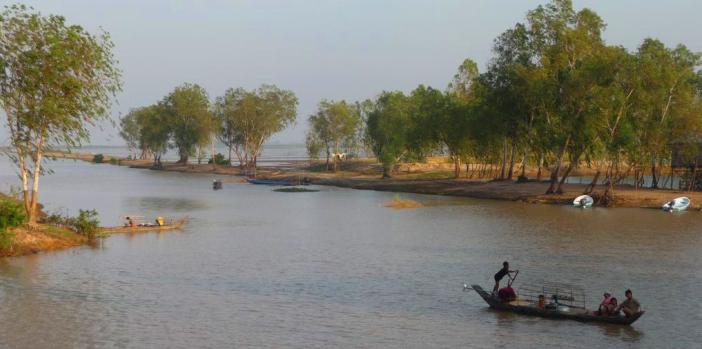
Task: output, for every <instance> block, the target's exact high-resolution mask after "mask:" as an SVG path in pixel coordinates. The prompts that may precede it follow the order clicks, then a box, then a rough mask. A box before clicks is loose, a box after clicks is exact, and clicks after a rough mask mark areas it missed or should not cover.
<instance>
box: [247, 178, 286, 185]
mask: <svg viewBox="0 0 702 349" xmlns="http://www.w3.org/2000/svg"><path fill="white" fill-rule="evenodd" d="M248 181H249V183H251V184H260V185H293V184H292V183H290V181H288V180H284V179H253V178H252V179H249V180H248Z"/></svg>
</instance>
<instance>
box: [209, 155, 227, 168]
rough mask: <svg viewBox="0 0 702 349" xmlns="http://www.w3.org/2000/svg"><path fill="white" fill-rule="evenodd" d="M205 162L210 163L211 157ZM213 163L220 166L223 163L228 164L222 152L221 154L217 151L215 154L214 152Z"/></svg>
mask: <svg viewBox="0 0 702 349" xmlns="http://www.w3.org/2000/svg"><path fill="white" fill-rule="evenodd" d="M207 163H208V164H211V163H212V158H210V159H209V160H208V161H207ZM214 163H215V165H222V166H224V165H229V160H227V158H225V157H224V154H222V153H217V154H215V156H214Z"/></svg>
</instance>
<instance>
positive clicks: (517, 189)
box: [120, 160, 702, 210]
mask: <svg viewBox="0 0 702 349" xmlns="http://www.w3.org/2000/svg"><path fill="white" fill-rule="evenodd" d="M120 164H121V165H127V166H130V167H132V168H142V169H150V168H151V167H152V164H151V162H150V161H142V160H138V161H126V160H122V161H121V162H120ZM320 167H323V166H320V165H319V164H317V165H314V166H310V165H309V162H306V161H305V162H296V163H288V164H283V165H280V166H276V167H264V168H260V169H259V170H258V174H257V177H258V178H262V179H287V180H290V181H292V182H300V181H304V182H308V183H310V184H317V185H329V186H337V187H343V188H352V189H361V190H378V191H390V192H403V193H417V194H433V195H449V196H460V197H471V198H480V199H495V200H508V201H522V202H529V203H540V204H558V205H567V204H570V203H572V201H573V199H574V198H575V197H577V196H579V195H581V194H582V193H583V191H584V189H585V187H586V185H585V184H565V185H564V186H563V189H564V192H563V193H562V194H558V195H545V194H544V193H545V192H546V189H547V188H548V186H549V183H548V182H546V181H540V182H536V181H529V182H526V183H517V182H515V181H494V180H488V179H466V178H461V179H452V178H451V177H452V172H451V171H450V170H446V169H444V168H439V169H438V170H437V169H432V170H428V171H423V170H421V169H418V170H416V171H412V172H410V171H406V172H403V171H400V172H399V173H398V174H397V175H395V176H394V177H393V178H390V179H381V178H380V173H381V169H380V166H378V165H377V164H375V163H374V162H373V161H368V160H358V161H354V162H349V163H346V164H344V165H343V166H342V167H341V169H340V170H339V171H337V172H336V173H333V172H326V171H321V170H320ZM448 168H449V169H450V167H448ZM160 170H163V171H177V172H186V173H212V174H215V175H220V176H221V175H224V176H240V177H235V178H230V179H229V180H227V179H224V182H243V181H244V177H243V176H242V174H241V172H240V171H239V169H238V168H236V167H225V166H214V167H213V166H212V165H211V164H202V165H196V164H187V165H183V164H174V163H164V165H163V168H162V169H160ZM533 172H535V171H534V170H533V169H530V170H529V171H528V172H527V173H533ZM580 172H581V174H580V175H587V174H588V172H591V171H588V170H587V169H584V170H580ZM547 174H548V173H546V174H545V175H544V178H547V177H546V176H547ZM604 190H605V187H603V186H598V187H597V188H596V189H595V190H594V192H593V193H592V194H591V195H592V196H593V197H595V198H597V197H601V196H602V195H603V193H604ZM678 196H688V197H689V198H690V199H691V200H692V205H691V206H690V209H691V210H702V193H700V192H682V191H675V190H668V189H657V190H652V189H642V188H638V189H637V188H634V187H632V186H627V185H620V186H617V187H616V188H615V190H614V196H613V200H612V201H611V202H610V203H609V205H608V207H632V208H651V209H660V208H661V206H662V205H663V203H665V202H667V201H670V200H671V199H673V198H675V197H678Z"/></svg>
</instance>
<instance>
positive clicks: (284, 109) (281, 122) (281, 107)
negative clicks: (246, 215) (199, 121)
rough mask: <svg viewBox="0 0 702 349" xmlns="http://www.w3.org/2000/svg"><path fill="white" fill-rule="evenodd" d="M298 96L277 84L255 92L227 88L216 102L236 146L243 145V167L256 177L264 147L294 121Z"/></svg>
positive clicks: (265, 86) (240, 157)
mask: <svg viewBox="0 0 702 349" xmlns="http://www.w3.org/2000/svg"><path fill="white" fill-rule="evenodd" d="M297 104H298V102H297V97H295V94H294V93H293V92H292V91H288V90H281V89H279V88H278V87H276V86H274V85H262V86H261V87H259V88H258V89H256V90H253V91H247V90H245V89H242V88H238V89H228V90H227V91H226V92H225V94H224V96H222V97H220V98H218V99H217V102H216V106H215V110H216V113H219V115H221V116H222V117H223V118H224V120H226V122H228V123H229V126H228V127H230V130H231V131H232V132H233V133H232V135H233V138H232V140H233V142H234V144H235V145H236V144H240V145H241V146H242V148H243V149H242V152H241V154H240V153H239V151H238V148H237V147H234V150H235V151H236V153H237V156H239V162H240V164H242V163H243V164H244V167H245V169H246V170H247V171H250V172H251V174H252V175H253V176H254V177H255V176H256V163H257V160H258V157H259V155H260V154H261V151H262V150H263V145H264V144H265V142H266V141H267V140H268V139H269V138H270V137H271V136H272V135H273V134H275V133H277V132H280V131H282V130H283V129H285V128H286V127H288V126H289V125H292V124H293V123H294V122H295V118H296V116H297Z"/></svg>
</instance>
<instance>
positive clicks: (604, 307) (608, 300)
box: [597, 292, 616, 315]
mask: <svg viewBox="0 0 702 349" xmlns="http://www.w3.org/2000/svg"><path fill="white" fill-rule="evenodd" d="M602 297H604V298H603V299H602V302H601V303H600V307H599V308H598V309H597V315H606V314H607V313H609V311H608V310H609V309H608V307H609V306H610V304H612V295H611V294H610V293H609V292H605V293H604V295H603V296H602ZM615 300H616V298H615Z"/></svg>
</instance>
